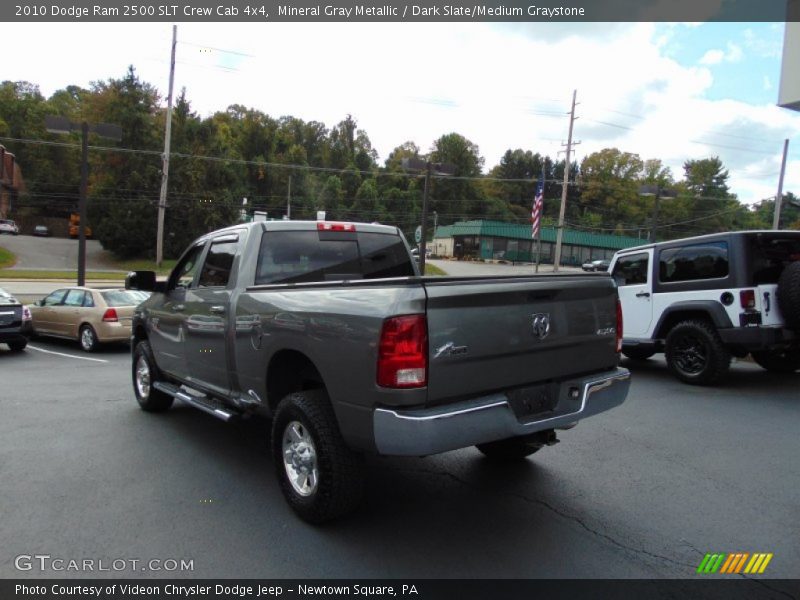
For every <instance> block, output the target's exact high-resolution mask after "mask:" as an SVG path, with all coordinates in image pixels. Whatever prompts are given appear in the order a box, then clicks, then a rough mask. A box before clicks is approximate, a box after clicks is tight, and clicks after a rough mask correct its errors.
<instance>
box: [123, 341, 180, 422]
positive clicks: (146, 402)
mask: <svg viewBox="0 0 800 600" xmlns="http://www.w3.org/2000/svg"><path fill="white" fill-rule="evenodd" d="M160 377H161V375H160V372H159V370H158V367H157V366H156V361H155V360H153V351H152V350H151V349H150V344H148V343H147V342H139V343H138V344H136V348H134V350H133V391H134V393H135V394H136V400H137V401H138V402H139V406H141V407H142V410H146V411H147V412H161V411H164V410H167V409H168V408H169V407H170V406H172V401H173V398H172V396H170V395H169V394H166V393H164V392H162V391H160V390H157V389H155V388H154V387H153V384H154V383H155V382H156V381H158V380H159V379H160Z"/></svg>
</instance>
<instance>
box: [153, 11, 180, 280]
mask: <svg viewBox="0 0 800 600" xmlns="http://www.w3.org/2000/svg"><path fill="white" fill-rule="evenodd" d="M177 42H178V26H177V25H173V26H172V57H171V58H170V62H169V95H168V96H167V126H166V131H165V133H164V156H163V161H162V167H161V194H160V196H159V198H158V232H157V233H156V266H157V267H160V266H161V262H162V261H163V260H164V211H165V210H166V208H167V182H168V181H169V148H170V138H171V135H172V87H173V85H174V83H175V46H176V45H177Z"/></svg>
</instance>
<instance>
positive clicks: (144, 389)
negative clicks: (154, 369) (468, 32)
mask: <svg viewBox="0 0 800 600" xmlns="http://www.w3.org/2000/svg"><path fill="white" fill-rule="evenodd" d="M136 391H137V392H138V393H139V398H141V399H142V400H147V398H148V397H149V396H150V365H148V364H147V361H146V360H145V358H144V356H140V357H139V360H137V361H136Z"/></svg>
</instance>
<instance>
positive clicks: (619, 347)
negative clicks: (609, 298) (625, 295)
mask: <svg viewBox="0 0 800 600" xmlns="http://www.w3.org/2000/svg"><path fill="white" fill-rule="evenodd" d="M617 352H622V303H621V302H620V301H619V298H617Z"/></svg>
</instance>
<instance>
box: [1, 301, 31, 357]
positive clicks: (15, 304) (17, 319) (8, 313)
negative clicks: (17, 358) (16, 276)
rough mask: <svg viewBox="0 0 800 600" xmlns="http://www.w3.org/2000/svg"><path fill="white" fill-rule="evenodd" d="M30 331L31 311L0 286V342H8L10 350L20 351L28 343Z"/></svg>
mask: <svg viewBox="0 0 800 600" xmlns="http://www.w3.org/2000/svg"><path fill="white" fill-rule="evenodd" d="M30 333H31V311H30V310H28V307H27V306H24V305H23V304H22V303H21V302H19V301H18V300H17V299H16V298H14V296H12V295H11V294H9V293H8V292H6V291H5V290H3V289H1V288H0V343H3V344H8V347H9V348H11V351H12V352H20V351H22V350H24V349H25V346H27V345H28V336H29V335H30Z"/></svg>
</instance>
